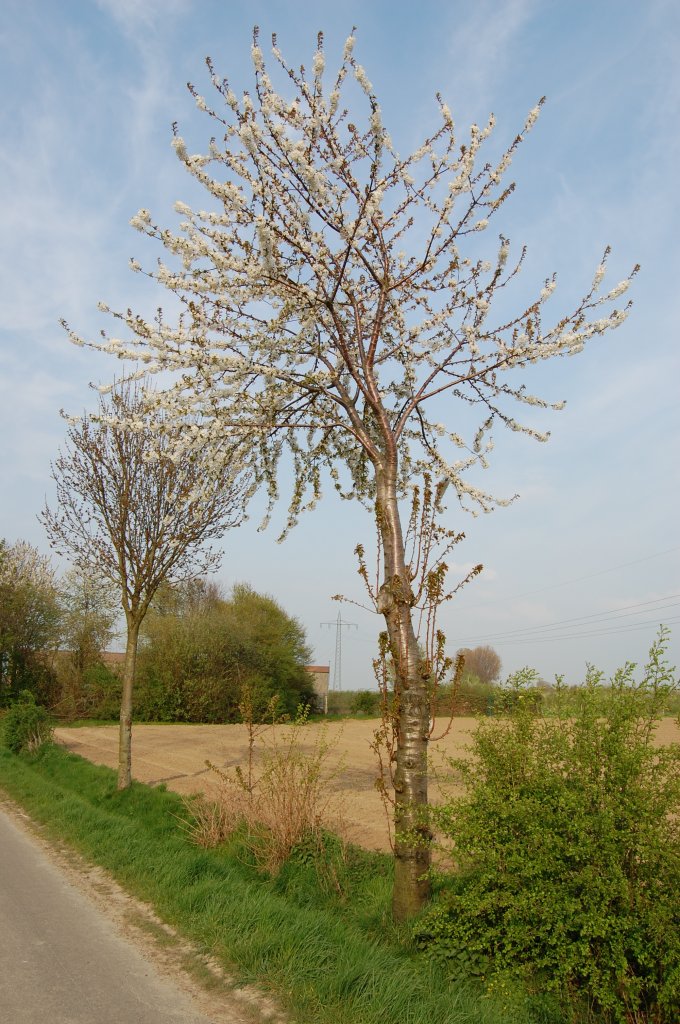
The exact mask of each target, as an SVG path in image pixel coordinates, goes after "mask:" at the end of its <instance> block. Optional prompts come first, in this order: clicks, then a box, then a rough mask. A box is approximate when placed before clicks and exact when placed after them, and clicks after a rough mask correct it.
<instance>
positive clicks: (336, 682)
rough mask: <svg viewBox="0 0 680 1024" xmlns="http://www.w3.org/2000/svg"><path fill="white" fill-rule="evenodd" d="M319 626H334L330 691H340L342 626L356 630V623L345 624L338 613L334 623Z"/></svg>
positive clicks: (323, 623)
mask: <svg viewBox="0 0 680 1024" xmlns="http://www.w3.org/2000/svg"><path fill="white" fill-rule="evenodd" d="M320 625H321V626H322V627H323V626H328V627H329V628H330V627H331V626H335V662H334V664H333V684H332V687H331V689H333V690H342V630H343V627H344V626H347V628H348V629H350V628H351V627H352V626H354V627H355V629H358V628H359V627H358V626H357V624H356V622H345V620H344V619H343V618H342V612H341V611H340V612H338V617H337V619H336V620H335V622H322V623H320Z"/></svg>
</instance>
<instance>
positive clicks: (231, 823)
mask: <svg viewBox="0 0 680 1024" xmlns="http://www.w3.org/2000/svg"><path fill="white" fill-rule="evenodd" d="M306 728H307V722H306V718H305V717H304V716H302V718H300V719H299V720H298V721H296V722H295V723H293V724H292V725H286V726H281V725H278V726H277V725H274V726H272V727H271V728H270V729H269V730H268V732H267V734H266V735H259V736H258V747H259V749H258V751H257V753H258V757H257V767H254V766H253V764H254V762H253V761H252V760H251V762H250V765H249V769H248V771H247V772H245V771H243V769H242V768H241V767H240V766H239V767H236V768H234V769H233V770H227V771H225V770H222V769H220V768H218V767H216V766H215V765H214V764H212V763H211V762H206V763H207V765H208V767H209V768H210V770H211V772H212V773H213V778H214V779H215V785H214V786H213V787H212V794H211V796H210V797H205V796H202V795H199V796H195V797H187V798H185V800H184V805H185V808H186V809H187V812H188V820H187V821H185V823H184V827H185V829H186V831H187V832H188V833H189V835H190V836H191V838H192V841H193V842H195V843H196V844H197V845H199V846H204V847H213V846H217V845H218V844H219V843H222V842H224V841H225V840H227V839H228V838H229V837H230V836H232V835H233V834H234V832H236V831H237V830H239V831H241V832H242V833H243V835H244V836H245V839H246V845H247V848H248V849H249V851H250V852H251V854H252V855H253V857H254V859H255V861H256V862H257V864H258V866H259V867H260V868H261V869H262V870H264V871H267V872H269V873H271V874H276V873H277V872H278V871H279V870H280V868H281V867H282V865H283V864H284V863H285V862H286V861H287V860H288V858H289V857H290V855H291V853H292V852H293V850H294V849H295V848H296V847H297V846H299V845H300V844H301V843H303V842H305V843H309V842H310V840H311V841H312V844H311V845H312V846H313V845H314V843H315V842H317V841H319V840H320V837H321V835H322V833H323V831H324V829H329V828H331V829H333V831H335V832H336V833H337V832H338V831H342V807H341V803H340V800H339V798H338V795H337V793H335V792H334V791H333V789H332V786H331V783H332V781H333V779H334V778H335V777H336V776H337V775H338V773H339V772H340V771H341V770H342V761H338V759H337V757H336V756H335V747H336V746H337V742H338V737H336V738H335V739H334V740H332V741H329V739H328V733H327V730H325V729H322V730H321V731H320V732H318V733H317V734H316V735H315V737H314V742H313V744H312V747H311V749H309V744H308V743H307V744H305V745H306V748H307V749H304V750H303V746H302V744H303V738H305V739H306V737H305V736H304V733H305V730H306Z"/></svg>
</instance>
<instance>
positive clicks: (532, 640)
mask: <svg viewBox="0 0 680 1024" xmlns="http://www.w3.org/2000/svg"><path fill="white" fill-rule="evenodd" d="M678 622H680V616H678V617H677V618H670V619H666V620H665V621H664V623H663V625H664V626H672V625H675V624H676V623H678ZM659 625H660V623H659V620H658V619H647V620H646V621H645V622H631V623H629V624H628V625H626V626H622V627H618V628H614V629H602V630H592V631H590V632H587V633H572V634H566V635H565V634H560V635H558V636H522V637H517V638H516V639H513V638H509V639H507V640H497V641H495V644H496V646H498V647H508V646H510V645H511V644H518V645H521V644H532V645H533V644H541V643H543V644H546V643H555V642H556V641H561V640H582V639H584V638H585V637H601V636H615V635H617V634H621V633H631V632H632V631H633V630H637V629H646V628H647V626H659Z"/></svg>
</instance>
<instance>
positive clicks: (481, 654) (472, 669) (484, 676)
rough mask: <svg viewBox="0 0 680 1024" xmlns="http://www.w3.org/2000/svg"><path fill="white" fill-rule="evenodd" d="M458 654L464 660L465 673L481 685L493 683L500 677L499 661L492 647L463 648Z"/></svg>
mask: <svg viewBox="0 0 680 1024" xmlns="http://www.w3.org/2000/svg"><path fill="white" fill-rule="evenodd" d="M458 653H459V654H462V655H463V657H464V658H465V672H466V673H467V674H469V675H473V676H477V678H478V679H480V680H481V681H482V682H483V683H493V682H495V681H496V679H498V677H499V676H500V674H501V659H500V657H499V656H498V654H496V652H495V651H494V649H493V647H489V646H488V645H486V646H484V647H472V648H470V647H463V648H461V650H460V651H459V652H458Z"/></svg>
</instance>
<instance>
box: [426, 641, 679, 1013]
mask: <svg viewBox="0 0 680 1024" xmlns="http://www.w3.org/2000/svg"><path fill="white" fill-rule="evenodd" d="M666 645H667V633H666V631H665V630H663V629H662V630H661V632H660V634H659V637H658V639H657V640H656V642H655V643H654V644H653V646H652V648H651V650H650V654H649V660H648V663H647V665H646V667H645V669H644V673H643V676H642V679H641V681H639V682H637V681H636V679H635V665H633V664H626V665H625V666H624V667H623V668H622V669H620V670H619V671H618V672H617V673H616V674H615V676H614V677H613V679H612V680H611V682H610V684H609V686H603V685H602V683H603V677H602V673H600V672H597V671H595V670H593V669H590V670H589V671H588V674H587V678H586V681H585V683H584V684H583V686H582V687H580V688H572V689H570V690H569V691H567V690H566V689H562V688H561V687H560V686H558V687H557V691H556V696H555V700H554V702H553V707H552V711H551V715H550V717H546V716H545V715H544V714H543V713H542V711H541V706H540V703H536V702H535V701H534V700H532V699H531V696H532V692H531V684H532V683H533V682H534V678H533V675H532V673H531V672H529V671H526V670H525V671H523V672H520V673H518V674H517V675H516V676H515V677H514V680H513V681H512V691H513V694H514V699H512V700H510V701H508V702H507V703H506V707H507V711H506V717H505V718H504V719H503V720H502V721H498V722H497V721H488V720H487V721H481V722H480V724H479V726H478V728H477V731H476V733H475V735H474V738H473V743H472V748H471V756H469V757H468V758H464V759H459V760H456V761H454V762H452V766H453V768H454V769H455V772H456V773H457V775H458V778H459V780H462V782H463V784H464V787H465V790H464V795H462V796H460V797H458V798H453V799H450V800H448V801H446V802H445V803H444V805H443V806H442V807H441V808H439V809H438V810H437V811H436V814H435V816H436V823H437V825H438V827H439V829H441V831H442V833H443V834H444V836H445V837H447V839H448V841H449V846H450V853H451V856H452V858H453V863H454V865H455V866H454V867H453V869H452V870H451V871H450V872H448V873H444V875H443V877H442V879H441V890H440V893H439V898H438V899H437V901H436V902H435V904H434V905H433V906H432V907H431V908H430V909H429V910H428V911H427V912H426V913H425V914H424V916H423V917H422V919H421V920H420V921H419V922H418V924H417V926H416V931H415V936H416V941H417V943H418V945H419V946H420V947H421V948H422V949H423V950H424V952H425V954H426V956H427V957H428V958H429V959H431V960H432V961H435V962H437V963H440V964H442V965H444V966H445V967H446V969H447V970H448V971H449V972H450V974H451V975H452V976H454V977H455V976H458V977H469V976H470V975H471V974H477V975H478V976H480V977H481V978H483V979H484V980H485V982H486V985H487V990H488V991H494V990H496V991H501V990H502V991H506V992H511V991H518V990H519V989H523V990H524V991H528V992H529V993H532V992H533V993H541V992H542V993H553V994H554V996H555V997H556V998H557V999H558V1001H559V1003H560V1004H561V1005H562V1006H563V1007H564V1012H565V1013H566V1016H567V1018H568V1019H569V1020H573V1021H598V1022H616V1024H642V1022H648V1024H652V1022H653V1024H677V1021H678V1020H680V746H679V745H678V744H675V745H673V746H670V747H658V746H655V744H654V733H655V728H656V726H657V725H658V722H659V719H660V718H661V716H662V715H663V714H664V711H665V709H666V707H667V705H668V700H669V698H670V697H671V696H672V694H673V692H674V691H675V690H676V686H677V684H676V682H675V681H674V679H673V671H674V670H672V669H671V668H669V666H668V664H667V662H666V660H665V650H666ZM518 986H519V989H518Z"/></svg>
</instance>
